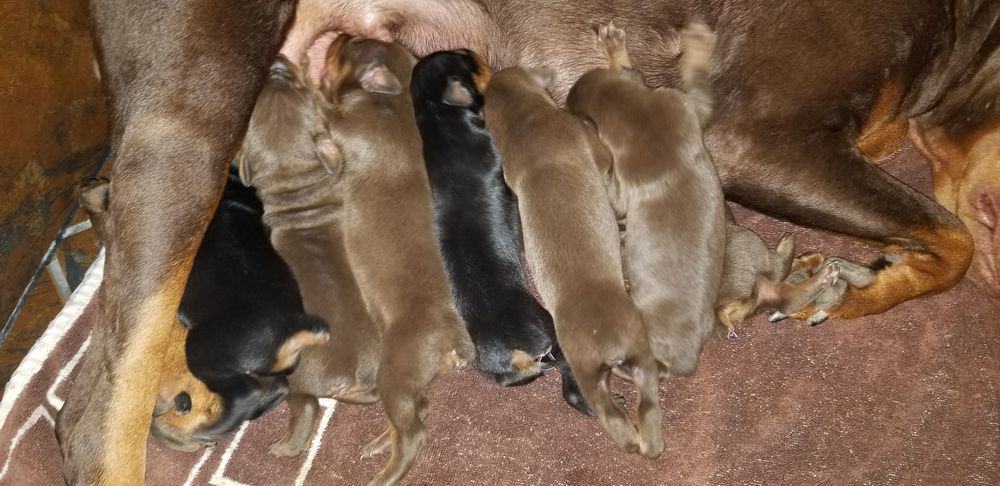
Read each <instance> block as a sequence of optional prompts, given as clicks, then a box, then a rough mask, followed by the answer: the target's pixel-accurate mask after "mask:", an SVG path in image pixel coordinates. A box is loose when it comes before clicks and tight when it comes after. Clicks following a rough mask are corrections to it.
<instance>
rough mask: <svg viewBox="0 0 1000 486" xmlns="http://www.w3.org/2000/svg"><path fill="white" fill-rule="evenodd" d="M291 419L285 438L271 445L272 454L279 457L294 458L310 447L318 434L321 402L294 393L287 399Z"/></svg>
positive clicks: (310, 396) (311, 397) (314, 398)
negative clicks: (317, 427) (310, 443)
mask: <svg viewBox="0 0 1000 486" xmlns="http://www.w3.org/2000/svg"><path fill="white" fill-rule="evenodd" d="M287 403H288V410H289V412H290V414H291V418H289V420H288V429H287V430H285V435H284V437H282V438H281V440H279V441H278V442H275V443H274V444H273V445H271V454H273V455H275V456H278V457H293V456H297V455H299V454H301V453H302V451H304V450H306V448H307V447H309V441H310V440H312V436H313V434H314V433H316V425H317V422H318V420H319V414H318V413H316V412H318V411H319V400H317V399H316V397H314V396H312V395H306V394H302V393H293V394H291V395H289V396H288V399H287Z"/></svg>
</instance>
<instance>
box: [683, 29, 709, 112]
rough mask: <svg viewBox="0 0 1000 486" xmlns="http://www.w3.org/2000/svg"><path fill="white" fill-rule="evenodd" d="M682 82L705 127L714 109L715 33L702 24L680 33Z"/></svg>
mask: <svg viewBox="0 0 1000 486" xmlns="http://www.w3.org/2000/svg"><path fill="white" fill-rule="evenodd" d="M681 47H682V49H683V50H682V53H681V59H680V67H681V79H682V81H683V83H684V91H686V92H687V93H688V97H689V99H690V100H691V102H692V104H693V105H694V110H695V113H696V114H697V115H698V121H699V122H700V123H701V126H702V127H705V126H707V125H708V122H709V120H710V119H711V118H712V112H713V110H714V108H715V106H714V105H715V100H714V98H713V96H712V83H711V79H710V76H711V72H712V51H714V50H715V32H713V31H712V29H711V28H709V26H708V25H707V24H705V23H703V22H701V21H697V20H696V21H694V22H691V23H690V24H688V25H687V27H684V29H682V30H681Z"/></svg>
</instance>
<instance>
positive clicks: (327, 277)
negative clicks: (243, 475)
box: [237, 56, 381, 456]
mask: <svg viewBox="0 0 1000 486" xmlns="http://www.w3.org/2000/svg"><path fill="white" fill-rule="evenodd" d="M328 109H329V106H328V105H327V103H326V101H325V100H324V99H323V98H322V96H321V95H320V93H319V92H318V90H316V89H314V88H313V87H312V86H311V85H310V84H309V83H308V82H307V81H306V80H305V78H304V76H303V75H302V73H301V71H300V70H299V68H298V66H295V65H294V64H292V63H290V62H289V61H288V60H287V59H284V58H283V57H281V56H279V58H278V60H277V61H275V63H274V65H272V67H271V70H270V74H269V76H268V80H267V82H266V83H265V85H264V89H263V90H262V91H261V94H260V95H259V96H258V102H257V105H256V107H255V109H254V113H253V116H252V117H251V119H250V129H249V131H248V132H247V137H246V140H245V141H244V144H243V148H242V150H241V151H240V153H239V155H238V156H237V160H238V161H239V166H240V168H241V171H240V173H241V175H242V177H243V179H244V181H252V182H253V185H254V187H255V188H256V189H257V193H258V195H259V196H260V198H261V201H262V202H263V205H264V221H265V223H266V224H267V225H268V227H269V228H270V229H271V235H270V237H271V242H272V243H273V244H274V247H275V249H276V250H277V251H278V253H279V254H280V255H281V256H282V258H284V259H285V261H286V262H287V263H288V265H289V267H290V268H291V269H292V273H293V274H295V278H296V280H297V281H298V284H299V290H300V292H301V294H302V303H303V306H304V307H305V310H306V312H309V313H311V314H314V315H317V316H319V317H321V318H323V319H324V320H325V321H326V322H327V323H328V325H329V328H330V341H329V342H328V343H326V344H324V345H322V346H312V347H309V348H307V349H304V350H303V351H302V355H301V360H300V363H299V365H298V367H297V368H296V370H295V372H294V373H292V374H291V375H290V376H289V377H288V385H289V396H288V399H287V400H286V402H287V404H288V408H289V413H290V415H291V418H290V422H289V426H288V429H287V431H286V432H285V435H284V436H283V437H282V438H281V440H279V441H278V442H276V443H275V444H274V445H273V446H272V447H271V452H272V453H273V454H275V455H278V456H294V455H297V454H299V453H300V452H302V451H303V450H304V449H305V448H306V447H307V446H308V445H309V443H310V440H311V437H312V435H313V433H314V432H315V429H316V421H317V420H318V418H319V417H318V416H317V415H316V413H317V411H318V410H319V402H318V401H317V397H331V398H335V399H337V400H340V401H346V402H354V403H370V402H373V401H376V400H377V399H378V395H377V387H376V382H375V381H376V375H377V373H378V358H379V354H380V350H381V346H380V342H379V335H378V328H377V326H376V324H375V322H374V321H373V320H372V319H371V317H370V316H369V314H368V311H367V309H366V308H365V305H364V301H363V300H362V298H361V291H360V289H359V288H358V284H357V282H356V280H355V279H354V274H353V273H352V272H351V269H350V267H349V263H348V261H347V255H346V250H345V242H344V234H343V229H342V226H343V222H342V219H343V217H344V216H343V198H342V194H341V191H342V190H343V189H342V187H341V175H342V174H343V172H342V171H341V170H340V168H339V165H338V160H337V156H338V155H337V154H336V153H335V152H334V150H335V149H333V148H332V138H331V136H330V133H329V128H328V127H327V121H326V116H325V115H324V111H325V110H328Z"/></svg>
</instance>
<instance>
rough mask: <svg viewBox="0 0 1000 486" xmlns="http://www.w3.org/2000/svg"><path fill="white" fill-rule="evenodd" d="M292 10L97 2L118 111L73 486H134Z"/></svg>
mask: <svg viewBox="0 0 1000 486" xmlns="http://www.w3.org/2000/svg"><path fill="white" fill-rule="evenodd" d="M293 7H294V3H293V2H292V1H274V0H259V1H251V0H178V1H173V2H154V1H149V0H145V1H136V0H93V1H92V2H91V13H92V15H93V17H94V21H95V27H96V30H95V32H96V35H95V37H96V40H97V45H98V49H99V54H100V58H101V61H102V74H103V78H104V81H105V82H106V85H107V87H108V89H109V91H110V94H111V101H112V108H113V124H114V126H113V130H112V139H111V153H112V158H113V165H112V176H111V179H112V182H111V192H112V193H114V196H113V197H112V198H111V201H112V202H111V206H110V208H109V226H110V230H111V231H110V235H109V238H108V241H107V261H106V264H105V269H106V272H105V280H104V285H103V286H102V287H101V291H100V293H99V299H100V305H99V310H100V314H99V316H100V319H99V322H98V331H97V332H96V333H95V334H94V339H95V340H96V339H99V340H100V342H95V343H94V345H93V346H91V347H90V350H89V352H88V354H89V355H90V356H87V358H86V359H85V360H84V362H83V363H84V369H82V370H81V377H84V378H86V379H85V380H84V381H81V382H80V383H79V384H78V386H75V387H74V388H73V390H72V391H71V392H70V395H69V397H68V399H67V403H66V406H65V407H64V410H63V412H62V413H61V414H60V417H59V426H58V431H59V438H60V439H61V441H60V442H61V446H62V450H63V455H64V458H65V465H64V474H65V476H66V480H67V481H68V482H69V483H71V484H115V485H117V484H140V483H141V482H142V479H143V475H144V472H145V451H146V436H147V433H148V431H149V426H150V420H151V415H152V411H153V405H154V402H155V395H156V389H157V386H158V380H159V374H160V367H161V363H162V361H163V356H164V353H165V351H166V343H167V340H168V337H169V332H170V328H171V326H172V325H173V323H174V322H175V317H174V316H175V314H176V311H177V306H178V303H179V301H180V296H181V294H182V291H183V288H184V285H185V283H186V280H187V274H188V272H189V270H190V267H191V263H192V260H193V258H194V253H195V251H196V249H197V245H198V243H199V242H200V240H201V237H202V235H203V234H204V231H205V226H206V225H207V224H208V221H209V218H210V217H211V214H212V211H213V208H214V207H215V205H216V204H217V202H218V198H219V194H220V193H221V190H222V184H223V180H224V179H225V172H226V171H225V168H226V165H227V163H228V161H229V160H230V158H231V157H232V155H233V152H234V151H235V149H236V145H237V144H238V143H239V141H240V139H241V137H242V134H243V132H244V130H245V129H246V124H247V121H248V119H249V117H250V112H251V110H252V108H253V101H254V99H255V98H256V95H257V92H258V91H259V89H260V86H261V84H262V82H263V79H264V76H265V73H266V71H267V68H268V65H269V64H270V62H271V60H272V59H273V58H274V56H275V54H276V53H277V50H278V47H279V44H280V42H281V38H282V33H283V28H284V25H285V23H286V21H287V20H288V18H289V16H290V14H291V11H292V9H293Z"/></svg>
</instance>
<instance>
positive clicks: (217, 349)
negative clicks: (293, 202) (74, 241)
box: [82, 172, 329, 451]
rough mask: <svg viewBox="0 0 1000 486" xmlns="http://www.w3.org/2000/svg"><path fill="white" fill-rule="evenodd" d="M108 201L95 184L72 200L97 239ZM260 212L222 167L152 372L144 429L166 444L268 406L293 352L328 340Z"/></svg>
mask: <svg viewBox="0 0 1000 486" xmlns="http://www.w3.org/2000/svg"><path fill="white" fill-rule="evenodd" d="M110 197H111V195H110V185H109V184H107V183H102V182H96V183H93V184H91V185H90V186H89V187H87V188H86V189H85V191H84V194H83V196H82V200H83V207H84V208H85V209H86V210H88V212H90V214H91V215H92V221H93V222H94V223H95V224H96V226H97V227H98V228H99V229H98V234H99V235H101V234H107V233H108V231H109V229H108V228H107V227H106V226H107V224H108V222H109V221H108V220H107V218H105V217H104V214H103V211H104V209H105V208H107V201H108V199H109V198H110ZM262 213H263V209H262V207H261V203H260V201H259V200H258V199H257V197H256V196H255V195H254V191H253V189H250V188H248V187H245V186H243V185H242V184H241V183H240V182H239V180H238V179H237V176H236V174H235V173H233V172H230V174H229V176H228V179H227V181H226V186H225V190H224V193H223V196H222V201H221V202H220V203H219V208H218V209H217V210H216V213H215V216H214V217H213V218H212V221H211V222H210V223H209V226H208V230H207V232H206V234H205V238H204V240H203V241H202V243H201V246H200V247H199V249H198V253H197V255H196V257H195V261H194V264H193V267H192V269H191V276H190V277H189V278H188V283H187V287H186V288H185V290H184V295H183V296H182V297H181V304H180V312H179V314H178V318H179V320H180V322H181V324H183V326H184V328H186V332H181V333H178V332H175V333H174V335H175V340H174V341H175V342H176V343H177V345H178V346H177V347H178V349H174V350H171V352H173V353H177V354H175V355H173V357H174V359H173V360H172V361H169V363H173V364H171V365H170V366H169V367H168V369H165V370H164V372H163V373H162V375H163V378H161V394H160V396H159V397H158V399H157V405H156V409H155V415H156V416H155V417H154V418H153V425H152V433H153V435H154V436H156V437H157V438H158V439H160V440H161V441H162V442H163V443H164V444H166V445H168V446H170V447H172V448H175V449H180V450H187V451H191V450H195V449H198V448H199V447H201V446H202V445H206V444H213V443H214V442H216V441H218V439H220V438H221V437H222V436H224V435H225V434H227V433H229V432H230V431H232V430H233V429H234V428H236V427H237V426H239V425H240V424H241V423H243V422H244V421H246V420H250V419H253V418H256V417H258V416H260V415H261V414H263V413H264V412H267V411H268V410H270V409H272V408H274V406H275V405H277V404H278V403H280V402H281V400H282V399H283V398H284V397H285V394H286V393H287V381H286V378H285V376H284V375H286V374H287V373H289V372H290V371H291V370H292V369H294V367H295V365H296V363H297V361H298V357H299V353H300V352H301V350H302V348H303V347H305V346H307V345H310V344H316V343H320V342H324V341H325V340H326V339H328V336H329V334H328V332H327V328H326V323H324V322H323V321H322V320H321V319H318V318H316V317H313V316H310V315H307V314H305V313H304V312H303V308H302V301H301V298H300V297H299V293H298V286H297V284H296V282H295V279H294V277H293V276H292V274H291V272H290V271H289V269H288V266H287V265H285V263H284V261H282V260H281V257H280V256H278V254H277V253H276V252H275V251H274V248H273V247H272V246H271V243H270V242H269V241H268V238H267V233H266V230H265V228H264V224H263V222H262V220H261V215H262ZM183 334H186V336H183ZM182 342H183V343H184V347H183V348H180V343H182ZM180 349H183V350H184V351H183V356H184V360H183V363H181V360H180V358H179V357H180V356H181V354H180V353H181V351H180ZM182 365H183V366H182ZM192 378H197V379H196V380H195V379H192ZM206 390H207V391H206ZM167 412H171V413H170V414H167Z"/></svg>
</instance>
